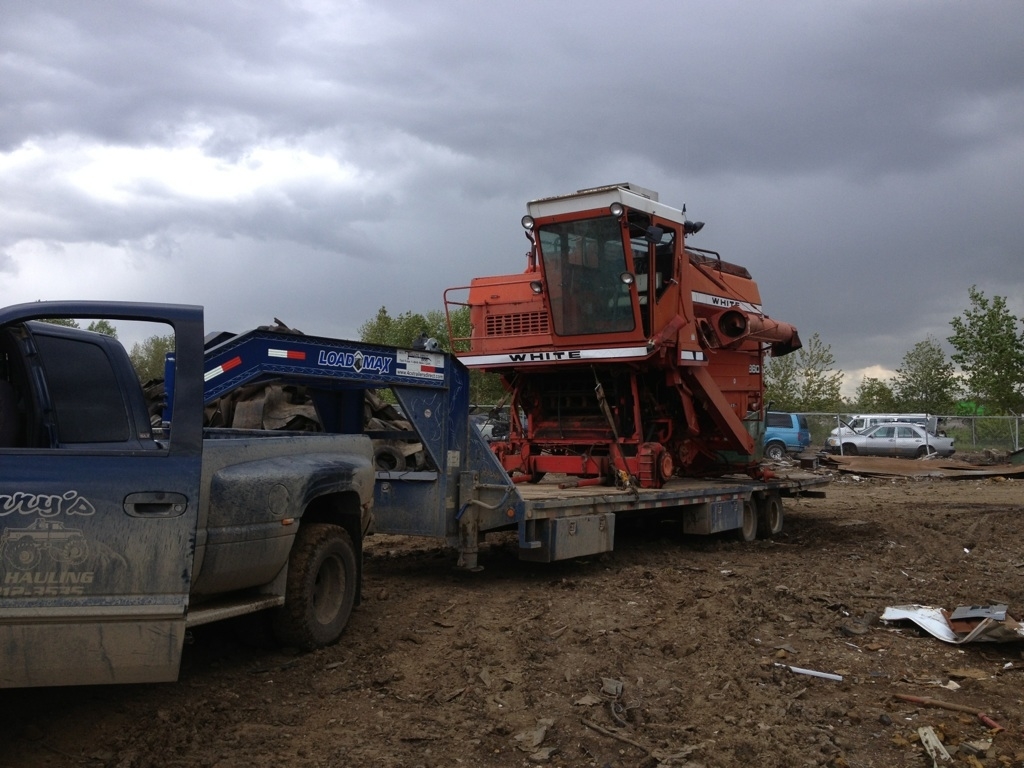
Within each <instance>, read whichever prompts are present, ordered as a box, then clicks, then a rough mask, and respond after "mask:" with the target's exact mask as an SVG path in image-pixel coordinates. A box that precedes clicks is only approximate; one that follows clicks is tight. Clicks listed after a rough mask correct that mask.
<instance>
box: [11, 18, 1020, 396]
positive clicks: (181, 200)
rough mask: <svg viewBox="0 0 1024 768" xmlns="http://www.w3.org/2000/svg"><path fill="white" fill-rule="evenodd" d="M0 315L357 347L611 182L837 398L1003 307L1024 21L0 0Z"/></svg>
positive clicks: (1013, 271)
mask: <svg viewBox="0 0 1024 768" xmlns="http://www.w3.org/2000/svg"><path fill="white" fill-rule="evenodd" d="M0 108H2V113H0V114H2V119H0V275H2V276H3V284H4V286H5V289H4V296H3V303H4V304H12V303H17V302H22V301H34V300H38V299H68V298H88V299H118V300H133V301H136V300H137V301H170V302H183V303H194V304H202V305H204V306H205V307H206V311H207V315H206V316H207V326H208V328H210V329H218V330H219V329H224V330H243V329H246V328H249V327H252V326H255V325H260V324H264V323H267V322H270V320H271V318H273V317H278V318H280V319H282V320H283V321H285V322H286V323H288V324H289V325H292V326H294V327H298V328H301V329H302V330H304V331H306V332H307V333H317V334H322V335H340V336H355V335H356V334H357V329H358V328H359V326H360V325H361V324H362V323H364V322H365V321H367V320H369V319H371V318H372V317H373V316H374V315H375V313H376V311H377V309H378V308H379V307H381V306H386V307H387V308H388V310H389V311H390V312H391V314H392V315H397V314H400V313H401V312H404V311H407V310H411V311H414V312H426V311H428V310H431V309H441V308H442V294H443V291H444V289H445V288H447V287H449V286H459V285H466V284H468V283H469V281H470V279H471V278H472V277H474V276H482V275H491V274H506V273H513V272H520V271H522V269H523V268H524V267H525V263H526V262H525V258H524V254H525V252H526V247H527V242H526V239H525V238H524V236H523V233H522V229H521V227H520V225H519V219H520V217H521V216H522V214H523V213H524V212H525V204H526V201H527V200H529V199H532V198H536V197H542V196H547V195H553V194H560V193H565V192H570V191H573V190H575V189H579V188H582V187H589V186H596V185H600V184H606V183H612V182H621V181H631V182H634V183H637V184H640V185H641V186H644V187H648V188H650V189H654V190H656V191H658V193H659V194H660V196H661V201H662V202H664V203H666V204H668V205H672V206H673V207H677V208H678V207H681V206H682V205H683V203H685V204H686V206H687V211H688V214H689V217H690V218H691V219H696V220H700V221H704V222H706V223H707V225H706V227H705V228H704V230H703V231H702V232H701V233H700V234H699V235H697V236H696V237H695V238H693V239H692V240H691V243H692V244H693V245H696V246H699V247H702V248H710V249H714V250H718V251H720V252H721V253H722V255H723V257H724V258H726V259H727V260H729V261H733V262H736V263H739V264H742V265H744V266H746V267H747V268H748V269H749V270H750V271H751V273H752V274H753V276H754V278H755V279H756V280H757V281H758V284H759V286H760V289H761V296H762V301H763V305H764V309H765V311H766V312H767V313H768V314H769V315H772V316H773V317H776V318H778V319H781V320H786V321H789V322H792V323H793V324H795V325H796V326H797V327H798V328H799V330H800V332H801V335H802V336H803V337H804V339H806V338H808V337H809V336H810V335H811V334H812V333H818V334H819V335H820V336H821V339H822V341H823V342H824V343H825V344H828V345H829V346H830V347H831V349H832V352H833V354H834V355H835V358H836V364H837V367H838V368H840V369H842V370H843V371H845V372H846V373H847V374H848V375H850V376H851V377H852V378H853V381H854V383H856V381H859V378H860V376H861V375H862V373H863V371H864V370H868V372H869V373H870V374H872V375H883V376H884V375H886V374H885V370H889V371H891V370H892V369H894V368H896V367H897V366H899V365H900V362H901V360H902V358H903V355H904V354H905V353H906V352H907V351H909V350H910V349H911V348H912V347H913V345H914V344H915V343H917V342H918V341H922V340H924V339H926V338H928V337H929V336H931V337H933V338H935V339H936V340H938V341H940V342H943V343H944V340H945V338H946V337H947V336H948V335H949V333H950V330H951V329H950V327H949V321H950V319H951V318H952V317H954V316H956V315H959V314H961V313H962V312H963V310H964V309H966V308H967V307H968V288H969V287H970V286H971V285H972V284H976V285H977V286H978V287H979V288H980V289H981V290H982V291H984V292H985V293H986V294H987V295H989V296H992V295H1000V296H1006V297H1007V298H1008V300H1009V304H1010V307H1011V309H1012V310H1013V311H1014V313H1015V314H1017V315H1018V316H1019V315H1022V314H1024V290H1022V289H1024V267H1022V263H1024V259H1022V257H1024V2H1021V0H1005V1H999V0H996V1H993V2H987V1H986V0H977V1H976V2H969V3H968V2H952V1H951V2H941V1H940V0H862V1H857V2H842V1H839V2H820V0H814V1H811V0H808V2H772V3H754V2H749V1H746V2H729V1H728V0H717V1H715V2H701V3H697V2H686V1H685V0H671V1H670V0H665V1H664V2H643V0H638V1H637V2H633V3H623V2H622V1H621V0H615V1H614V2H609V1H608V0H590V1H589V2H586V3H584V2H576V3H569V2H561V3H559V2H551V1H550V0H548V1H547V2H534V1H532V0H518V2H515V3H511V2H498V1H491V2H484V1H483V0H476V1H472V2H471V1H469V0H467V1H465V2H445V1H444V0H437V1H436V2H430V3H424V2H419V1H418V0H376V2H372V3H370V2H345V0H335V1H328V0H323V1H319V0H308V1H302V0H296V1H294V2H284V1H281V0H261V1H260V2H249V3H243V2H236V1H232V0H217V1H216V2H210V0H202V2H186V1H180V0H179V1H175V2H171V1H163V0H148V1H140V2H118V1H115V0H106V2H102V3H101V2H82V0H66V1H65V2H60V1H57V0H52V1H51V0H0Z"/></svg>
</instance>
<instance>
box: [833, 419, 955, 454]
mask: <svg viewBox="0 0 1024 768" xmlns="http://www.w3.org/2000/svg"><path fill="white" fill-rule="evenodd" d="M825 447H826V448H828V449H829V451H831V452H832V453H842V454H844V455H846V456H907V457H917V458H920V457H921V456H927V455H928V454H931V453H937V454H939V455H940V456H952V455H953V452H954V448H953V438H951V437H940V436H939V435H933V434H932V433H931V432H929V431H928V430H926V429H925V428H924V427H921V426H919V425H917V424H910V423H906V422H899V421H897V422H893V423H890V424H879V425H878V426H877V427H873V428H872V429H869V430H868V431H867V432H865V433H864V434H850V433H847V434H844V435H832V436H830V437H829V438H828V439H827V440H826V441H825Z"/></svg>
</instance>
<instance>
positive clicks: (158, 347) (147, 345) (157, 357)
mask: <svg viewBox="0 0 1024 768" xmlns="http://www.w3.org/2000/svg"><path fill="white" fill-rule="evenodd" d="M173 351H174V334H173V333H169V334H167V335H166V336H150V337H149V338H148V339H145V340H144V341H140V342H137V343H135V344H133V345H132V351H131V352H129V353H128V357H130V358H131V361H132V365H133V366H135V372H136V373H137V374H138V376H139V381H141V382H142V383H143V384H145V383H146V382H147V381H152V380H153V379H162V378H163V377H164V360H165V358H166V356H167V353H168V352H173Z"/></svg>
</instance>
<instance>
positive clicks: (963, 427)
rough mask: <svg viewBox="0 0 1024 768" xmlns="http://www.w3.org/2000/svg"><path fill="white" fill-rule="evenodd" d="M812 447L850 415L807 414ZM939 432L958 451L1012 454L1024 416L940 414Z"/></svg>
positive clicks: (1015, 448)
mask: <svg viewBox="0 0 1024 768" xmlns="http://www.w3.org/2000/svg"><path fill="white" fill-rule="evenodd" d="M803 415H804V416H806V417H807V424H808V426H809V427H810V430H811V448H824V446H825V439H826V438H827V437H828V436H829V433H831V431H832V430H833V429H836V428H837V427H838V426H839V425H840V424H841V423H842V421H848V420H849V419H850V416H849V415H848V414H843V413H805V414H803ZM938 419H939V432H940V433H944V434H945V435H946V436H948V437H952V438H953V444H954V446H956V452H957V453H958V454H965V453H984V452H985V451H990V452H993V453H1000V454H1004V453H1011V452H1013V451H1016V450H1019V449H1020V447H1021V437H1022V432H1024V429H1022V428H1024V416H939V417H938Z"/></svg>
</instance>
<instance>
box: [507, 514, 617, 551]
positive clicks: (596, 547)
mask: <svg viewBox="0 0 1024 768" xmlns="http://www.w3.org/2000/svg"><path fill="white" fill-rule="evenodd" d="M614 545H615V514H614V513H612V512H604V513H601V514H597V515H578V516H575V517H567V518H561V519H540V520H525V521H523V522H522V523H521V524H520V527H519V559H520V560H532V561H534V562H539V563H550V562H553V561H555V560H568V559H569V558H572V557H583V556H585V555H596V554H598V553H600V552H611V551H612V549H613V547H614Z"/></svg>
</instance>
